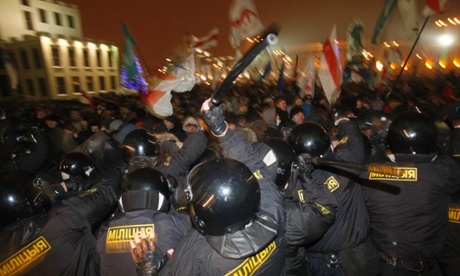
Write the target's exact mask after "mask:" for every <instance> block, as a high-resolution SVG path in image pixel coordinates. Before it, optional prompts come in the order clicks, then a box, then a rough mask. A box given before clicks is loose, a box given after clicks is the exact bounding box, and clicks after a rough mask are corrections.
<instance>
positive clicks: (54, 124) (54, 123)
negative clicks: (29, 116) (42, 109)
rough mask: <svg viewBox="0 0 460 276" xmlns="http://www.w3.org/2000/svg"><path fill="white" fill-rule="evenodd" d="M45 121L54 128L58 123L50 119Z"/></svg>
mask: <svg viewBox="0 0 460 276" xmlns="http://www.w3.org/2000/svg"><path fill="white" fill-rule="evenodd" d="M45 123H46V125H47V126H48V127H49V128H55V127H57V125H58V122H56V121H50V120H46V121H45Z"/></svg>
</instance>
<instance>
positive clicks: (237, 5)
mask: <svg viewBox="0 0 460 276" xmlns="http://www.w3.org/2000/svg"><path fill="white" fill-rule="evenodd" d="M229 17H230V44H231V45H232V46H233V48H238V47H239V46H240V43H241V41H243V40H245V39H246V38H248V37H254V36H257V35H259V34H261V33H262V32H263V30H264V27H263V25H262V22H261V21H260V18H259V14H258V13H257V10H256V6H255V5H254V3H253V2H252V0H233V2H232V5H231V6H230V14H229Z"/></svg>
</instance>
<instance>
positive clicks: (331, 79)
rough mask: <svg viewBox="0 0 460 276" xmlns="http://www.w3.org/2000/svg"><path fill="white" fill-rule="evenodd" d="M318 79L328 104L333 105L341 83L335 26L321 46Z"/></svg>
mask: <svg viewBox="0 0 460 276" xmlns="http://www.w3.org/2000/svg"><path fill="white" fill-rule="evenodd" d="M318 77H319V79H320V81H321V86H322V87H323V90H324V93H325V94H326V97H327V99H328V100H329V103H331V104H333V103H334V102H335V100H336V98H337V97H338V89H339V86H340V84H341V83H342V68H341V64H340V53H339V46H338V42H337V34H336V27H335V25H334V27H333V28H332V31H331V35H330V36H329V38H328V39H327V40H326V42H325V43H324V45H323V52H322V53H321V58H320V61H319V68H318ZM334 92H337V93H334Z"/></svg>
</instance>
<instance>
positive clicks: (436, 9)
mask: <svg viewBox="0 0 460 276" xmlns="http://www.w3.org/2000/svg"><path fill="white" fill-rule="evenodd" d="M446 4H447V0H427V1H426V5H425V8H424V9H423V15H425V16H427V17H428V16H431V15H433V14H440V13H443V12H444V10H445V9H446Z"/></svg>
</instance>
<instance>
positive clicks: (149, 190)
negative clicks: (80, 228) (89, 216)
mask: <svg viewBox="0 0 460 276" xmlns="http://www.w3.org/2000/svg"><path fill="white" fill-rule="evenodd" d="M170 204H171V200H170V190H169V187H168V181H167V179H166V178H165V177H164V175H163V174H162V173H160V172H159V171H158V170H155V169H152V168H139V169H137V170H135V171H133V172H131V173H129V174H128V175H127V176H126V178H125V179H124V180H123V184H122V193H121V195H120V198H119V200H118V209H119V210H120V212H118V213H116V214H115V215H114V216H113V217H111V218H110V219H109V220H107V221H106V222H104V224H103V225H102V227H101V228H100V230H99V234H98V238H97V240H98V253H99V255H100V258H101V275H115V274H119V275H137V274H136V267H135V265H134V263H133V261H132V260H131V254H130V249H131V248H130V246H129V240H132V239H133V238H134V235H135V234H136V233H141V232H145V233H146V234H147V235H150V234H151V233H150V231H154V232H155V233H154V240H155V244H156V248H157V250H158V251H163V252H166V251H167V250H169V249H174V248H175V247H176V246H177V245H178V244H179V242H180V241H181V239H182V238H183V237H184V236H185V234H186V233H187V232H188V230H190V228H191V224H190V220H189V218H188V217H187V216H184V215H182V214H179V213H177V212H176V211H175V210H174V209H172V210H170Z"/></svg>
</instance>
